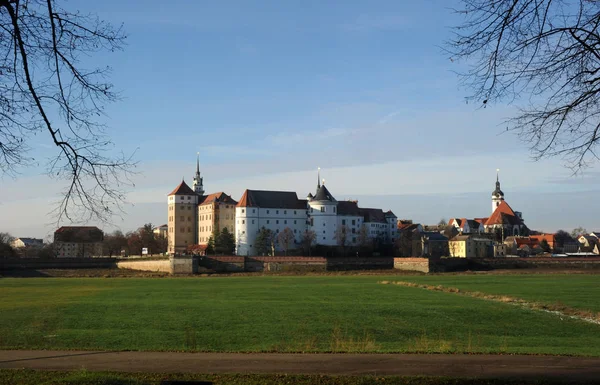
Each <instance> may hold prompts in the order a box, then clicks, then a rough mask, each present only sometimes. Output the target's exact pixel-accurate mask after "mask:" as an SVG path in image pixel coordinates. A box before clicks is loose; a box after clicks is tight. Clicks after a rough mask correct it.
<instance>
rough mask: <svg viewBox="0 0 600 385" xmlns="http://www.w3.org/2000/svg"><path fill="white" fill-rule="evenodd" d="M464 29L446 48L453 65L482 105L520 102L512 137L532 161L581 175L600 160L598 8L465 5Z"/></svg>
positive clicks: (543, 3)
mask: <svg viewBox="0 0 600 385" xmlns="http://www.w3.org/2000/svg"><path fill="white" fill-rule="evenodd" d="M462 3H463V4H464V8H463V9H460V10H456V12H458V13H459V14H461V15H463V16H464V22H463V23H462V24H461V25H460V26H458V27H456V28H455V29H454V32H455V35H454V37H453V38H452V39H451V40H450V41H449V42H448V49H447V50H448V52H449V54H450V59H451V60H453V61H455V60H459V59H463V60H464V61H465V62H466V64H467V65H468V66H469V69H468V70H467V71H465V72H463V73H462V74H461V77H462V80H463V82H464V85H466V86H467V87H468V88H470V89H472V90H473V94H472V95H470V96H469V97H468V98H467V100H475V101H477V102H481V103H482V104H483V105H484V106H486V105H488V104H490V103H492V102H497V101H507V102H509V103H516V104H517V106H518V107H519V112H518V114H516V116H515V117H513V118H511V119H509V120H508V121H507V122H506V123H507V130H512V131H515V132H516V133H517V134H518V135H519V136H520V137H521V138H522V139H523V141H524V142H526V143H529V144H530V150H531V152H532V155H533V157H534V159H536V160H539V159H541V158H544V157H553V156H558V157H561V158H562V159H563V161H564V162H565V163H566V164H567V165H568V166H569V167H571V168H572V169H573V171H574V172H577V171H579V170H580V169H581V168H582V167H585V166H586V165H588V164H589V162H590V161H593V160H598V153H597V148H598V147H597V146H598V143H600V131H599V129H600V33H599V31H598V26H599V24H600V2H598V1H588V0H535V1H532V0H462Z"/></svg>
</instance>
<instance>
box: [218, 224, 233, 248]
mask: <svg viewBox="0 0 600 385" xmlns="http://www.w3.org/2000/svg"><path fill="white" fill-rule="evenodd" d="M218 239H219V242H218V244H219V246H218V248H219V251H220V252H221V253H223V254H233V253H234V252H235V237H234V236H233V234H232V233H230V232H229V229H227V227H223V231H221V234H220V235H219V238H218Z"/></svg>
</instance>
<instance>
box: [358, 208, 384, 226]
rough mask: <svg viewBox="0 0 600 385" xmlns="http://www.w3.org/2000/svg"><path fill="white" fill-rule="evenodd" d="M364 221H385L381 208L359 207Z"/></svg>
mask: <svg viewBox="0 0 600 385" xmlns="http://www.w3.org/2000/svg"><path fill="white" fill-rule="evenodd" d="M360 211H361V214H362V215H363V216H364V217H365V219H364V221H365V222H380V223H387V221H386V220H385V214H384V213H383V210H382V209H360Z"/></svg>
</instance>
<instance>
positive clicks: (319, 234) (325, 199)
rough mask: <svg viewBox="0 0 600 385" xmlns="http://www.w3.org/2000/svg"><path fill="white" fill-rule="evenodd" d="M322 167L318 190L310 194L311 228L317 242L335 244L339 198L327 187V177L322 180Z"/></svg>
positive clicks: (319, 170)
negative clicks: (312, 194)
mask: <svg viewBox="0 0 600 385" xmlns="http://www.w3.org/2000/svg"><path fill="white" fill-rule="evenodd" d="M320 178H321V168H319V169H318V174H317V191H316V193H315V195H314V196H312V197H311V196H309V199H308V207H309V218H310V228H311V230H313V231H314V232H315V234H316V242H317V243H318V244H321V245H328V246H334V245H336V244H337V241H336V237H335V234H336V230H337V229H336V227H337V205H338V202H337V200H336V199H335V198H334V197H333V195H331V193H330V192H329V190H327V187H325V179H323V180H321V179H320Z"/></svg>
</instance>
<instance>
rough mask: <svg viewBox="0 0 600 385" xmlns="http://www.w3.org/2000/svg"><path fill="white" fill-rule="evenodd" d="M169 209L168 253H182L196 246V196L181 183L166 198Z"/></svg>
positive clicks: (183, 182) (188, 187)
mask: <svg viewBox="0 0 600 385" xmlns="http://www.w3.org/2000/svg"><path fill="white" fill-rule="evenodd" d="M167 202H168V209H169V221H168V226H169V230H168V236H167V238H168V241H169V246H168V252H169V254H170V255H173V254H175V253H183V252H185V251H186V250H187V248H188V246H190V245H194V244H196V235H197V232H196V223H197V211H196V206H197V205H198V195H197V194H196V193H195V192H194V190H192V189H191V188H190V186H188V185H187V184H186V183H185V181H183V180H182V181H181V183H180V184H179V186H177V187H176V188H175V190H173V191H171V193H170V194H169V195H168V197H167Z"/></svg>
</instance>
